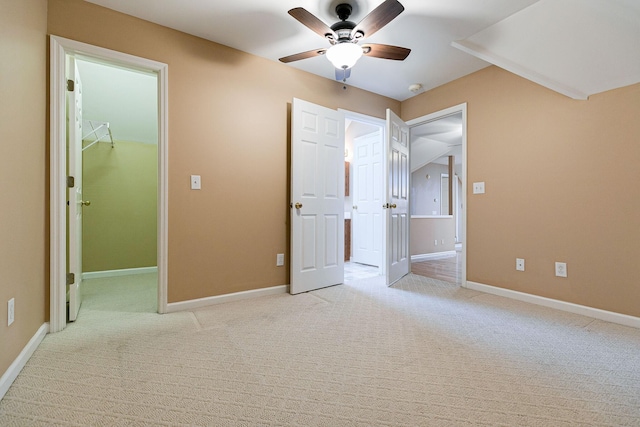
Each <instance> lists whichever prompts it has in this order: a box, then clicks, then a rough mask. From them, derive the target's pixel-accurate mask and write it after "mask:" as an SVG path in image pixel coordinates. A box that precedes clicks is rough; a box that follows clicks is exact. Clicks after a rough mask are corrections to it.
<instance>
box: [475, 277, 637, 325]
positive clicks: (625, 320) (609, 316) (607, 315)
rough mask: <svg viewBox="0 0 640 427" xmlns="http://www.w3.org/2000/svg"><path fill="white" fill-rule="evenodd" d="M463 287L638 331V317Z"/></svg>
mask: <svg viewBox="0 0 640 427" xmlns="http://www.w3.org/2000/svg"><path fill="white" fill-rule="evenodd" d="M464 287H465V288H468V289H473V290H475V291H480V292H484V293H487V294H492V295H498V296H501V297H505V298H510V299H514V300H518V301H523V302H528V303H531V304H536V305H541V306H544V307H549V308H554V309H556V310H561V311H566V312H568V313H573V314H580V315H582V316H587V317H592V318H594V319H598V320H604V321H606V322H611V323H617V324H619V325H624V326H631V327H632V328H639V329H640V317H634V316H629V315H626V314H620V313H615V312H613V311H606V310H601V309H599V308H593V307H587V306H585V305H578V304H574V303H571V302H565V301H560V300H556V299H551V298H546V297H541V296H538V295H532V294H527V293H524V292H519V291H513V290H511V289H504V288H499V287H496V286H490V285H483V284H482V283H476V282H470V281H467V282H466V285H465V286H464Z"/></svg>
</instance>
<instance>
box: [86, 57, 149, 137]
mask: <svg viewBox="0 0 640 427" xmlns="http://www.w3.org/2000/svg"><path fill="white" fill-rule="evenodd" d="M76 59H77V61H76V63H77V64H78V71H79V74H80V77H81V79H82V111H83V118H84V119H85V120H92V121H97V122H108V123H109V128H110V129H111V133H112V135H113V139H114V140H120V141H132V142H142V143H146V144H157V143H158V95H157V92H158V82H157V76H156V75H155V74H148V73H144V72H140V71H134V70H129V69H124V68H121V67H118V66H113V65H109V64H104V63H99V62H96V61H94V60H92V59H90V58H76ZM88 133H90V129H89V128H88V127H86V126H85V129H84V131H83V135H87V134H88ZM103 135H104V133H102V132H100V133H98V134H97V135H95V134H92V135H90V137H89V138H87V139H88V140H93V139H94V137H95V136H103ZM108 140H109V139H108V138H107V137H106V136H105V137H103V138H102V139H101V141H108Z"/></svg>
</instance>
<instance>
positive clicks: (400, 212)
mask: <svg viewBox="0 0 640 427" xmlns="http://www.w3.org/2000/svg"><path fill="white" fill-rule="evenodd" d="M386 133H387V141H386V142H387V144H386V149H387V152H386V154H387V179H386V188H385V190H386V192H387V201H386V202H385V203H384V205H383V206H384V208H385V209H386V210H387V218H386V221H385V224H386V226H385V228H386V237H387V249H386V264H387V269H386V279H387V285H389V286H390V285H392V284H394V283H395V282H396V281H397V280H398V279H400V278H401V277H403V276H404V275H406V274H409V272H410V271H411V270H410V269H411V264H410V256H409V173H410V171H409V126H407V124H406V123H405V122H403V121H402V120H400V118H399V117H398V116H397V115H395V114H394V113H393V111H391V110H389V109H387V132H386Z"/></svg>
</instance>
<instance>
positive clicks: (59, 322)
mask: <svg viewBox="0 0 640 427" xmlns="http://www.w3.org/2000/svg"><path fill="white" fill-rule="evenodd" d="M50 44H51V46H50V60H51V68H50V70H51V151H50V153H51V227H50V228H51V251H50V258H51V286H50V298H51V306H50V308H51V310H50V331H51V332H57V331H60V330H62V329H64V328H65V327H66V322H67V291H68V290H69V287H67V285H66V283H68V281H71V283H74V284H76V285H77V286H75V287H76V288H77V289H79V290H80V292H78V293H77V294H78V295H81V296H82V295H83V292H82V291H81V289H82V283H83V282H82V279H83V277H84V278H86V279H87V281H89V280H94V279H96V280H97V279H98V278H100V277H102V278H105V277H106V278H113V279H114V280H118V283H124V282H123V281H120V280H119V279H117V278H118V277H136V276H138V277H142V276H144V275H145V274H151V275H153V279H152V283H151V292H147V298H149V302H150V303H149V304H148V305H147V307H151V309H150V310H153V311H157V312H159V313H163V312H165V311H166V306H167V234H168V227H167V186H168V183H167V152H168V146H167V145H168V141H167V139H168V134H167V122H168V117H167V92H168V78H167V69H168V67H167V65H166V64H163V63H159V62H155V61H151V60H148V59H144V58H140V57H136V56H132V55H128V54H124V53H120V52H116V51H112V50H109V49H104V48H100V47H96V46H92V45H88V44H85V43H81V42H76V41H73V40H69V39H64V38H61V37H57V36H50ZM76 61H79V63H80V66H79V67H78V66H77V65H76V64H73V65H74V67H73V70H78V74H82V73H83V72H84V75H83V76H82V83H83V84H84V86H83V87H82V90H81V91H80V92H79V91H78V90H76V87H75V86H81V85H79V84H77V83H80V79H77V82H76V81H75V80H74V78H75V77H71V79H70V78H69V77H70V75H74V71H70V69H71V68H70V66H69V64H71V63H74V62H76ZM83 62H84V64H83ZM107 74H108V76H107V77H105V75H107ZM116 76H118V77H116ZM124 76H128V77H124ZM69 80H71V82H70V81H69ZM145 80H146V81H147V83H149V84H146V83H145V84H143V83H142V82H143V81H145ZM92 81H96V82H98V83H97V87H98V88H97V89H96V88H95V87H92V86H94V85H95V83H92ZM74 82H75V84H74ZM110 82H112V83H113V82H115V83H116V87H113V86H112V87H108V86H109V83H110ZM143 87H144V88H143ZM145 91H146V93H145ZM94 92H95V93H94ZM117 92H123V93H124V96H120V98H123V99H120V100H116V99H115V98H118V97H116V96H115V95H116V94H117ZM70 93H74V94H75V95H73V96H70V95H69V94H70ZM92 93H93V94H92ZM78 94H79V95H81V96H80V98H81V100H82V101H83V102H82V105H76V106H75V108H74V110H76V112H80V114H76V115H75V118H77V117H79V120H77V121H78V123H76V124H75V125H74V126H71V124H70V123H67V117H68V116H67V114H66V113H65V111H67V102H68V98H69V97H71V98H73V97H75V98H76V99H77V98H78V96H77V95H78ZM108 98H113V99H108ZM142 98H151V102H149V99H146V100H145V105H146V103H148V105H151V107H150V108H146V107H143V106H142V104H141V101H140V100H141V99H142ZM95 99H98V101H97V102H96V101H95ZM74 102H76V101H75V100H74ZM109 104H115V105H116V108H115V110H113V109H105V107H106V106H108V105H109ZM129 107H132V108H133V109H134V110H136V111H135V112H132V110H131V109H129ZM125 116H126V117H125ZM75 118H74V119H75ZM131 118H133V120H129V124H127V119H131ZM74 121H75V120H74ZM144 122H149V123H151V125H150V127H151V128H153V129H152V130H151V131H149V126H147V130H146V131H145V130H144V129H140V124H141V123H144ZM78 128H80V129H81V131H80V132H75V130H77V129H78ZM73 132H75V133H76V134H79V135H81V138H74V139H73V141H72V138H69V139H68V138H67V134H68V133H73ZM141 135H147V136H141ZM149 135H150V136H149ZM80 140H81V141H82V142H81V143H77V142H74V141H80ZM78 147H79V148H80V150H83V152H82V154H80V155H79V156H76V155H74V154H72V152H73V153H76V152H77V151H78ZM73 157H75V158H81V159H82V163H83V164H82V166H81V167H80V168H78V167H76V168H75V174H76V175H78V176H79V177H80V180H79V182H80V183H82V178H83V177H84V178H85V181H86V182H85V183H84V185H82V184H81V185H82V188H80V185H76V184H77V182H74V179H73V178H71V177H69V176H68V175H71V174H70V173H68V171H71V166H70V164H71V163H74V164H75V163H77V162H72V160H73ZM68 167H69V169H68ZM82 172H84V173H82ZM73 192H77V193H79V194H80V195H81V200H80V199H78V200H76V197H74V194H72V193H73ZM67 193H68V194H69V195H68V194H67ZM91 198H93V201H92V200H91ZM71 202H73V204H74V205H79V206H80V208H81V209H80V214H79V215H77V216H76V217H74V219H77V218H78V217H80V216H84V217H86V219H85V218H81V219H82V227H77V226H75V224H77V223H78V221H73V222H70V221H69V218H68V217H67V207H68V206H70V205H71V204H72V203H71ZM76 210H77V209H76ZM83 211H84V215H82V213H83ZM74 226H75V229H76V230H77V229H78V228H79V229H80V230H81V231H85V233H84V234H86V236H85V237H84V238H83V239H67V237H68V234H71V233H72V232H73V231H74V230H73V228H74ZM71 241H79V242H81V243H80V244H79V245H78V246H85V248H84V250H82V251H76V252H77V253H78V254H81V255H80V256H78V258H80V257H82V255H84V256H83V257H82V258H84V260H83V261H82V262H80V263H79V265H80V267H78V268H77V269H76V270H74V271H70V270H71V267H70V264H71V263H70V261H71V259H72V256H71V254H70V249H71V248H70V247H71V246H72V245H71V243H70V242H71ZM73 259H77V258H76V257H73ZM76 264H77V263H76ZM70 273H73V274H70ZM83 273H86V276H85V274H83ZM131 273H141V274H131ZM73 280H75V281H76V282H73ZM115 288H116V287H113V286H112V287H111V290H113V289H115ZM153 295H155V298H154V297H153ZM115 299H116V301H115V303H116V304H118V305H120V306H122V305H123V304H127V303H126V301H124V300H123V299H122V298H121V296H116V298H115ZM150 310H148V309H143V310H142V311H150ZM138 311H140V310H138Z"/></svg>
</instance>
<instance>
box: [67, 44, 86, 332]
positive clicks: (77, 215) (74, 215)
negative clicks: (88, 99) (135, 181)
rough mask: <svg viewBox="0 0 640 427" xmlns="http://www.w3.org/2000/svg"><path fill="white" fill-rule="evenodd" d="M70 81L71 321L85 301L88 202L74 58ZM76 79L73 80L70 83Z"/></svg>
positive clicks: (68, 87) (80, 94) (69, 73)
mask: <svg viewBox="0 0 640 427" xmlns="http://www.w3.org/2000/svg"><path fill="white" fill-rule="evenodd" d="M69 59H70V60H69V62H68V64H69V70H68V84H67V111H68V115H69V122H68V123H69V126H68V130H69V139H68V144H69V165H68V174H67V175H68V176H69V177H73V181H74V182H73V186H70V185H68V187H69V188H68V201H69V209H68V213H69V240H68V242H67V245H68V248H69V271H68V275H67V277H68V278H69V279H68V280H67V282H69V291H68V292H69V294H68V296H69V297H68V301H69V321H71V322H73V321H74V320H76V318H77V317H78V311H79V310H80V304H81V303H82V291H81V283H82V208H83V206H84V205H85V204H87V205H88V203H89V202H84V201H83V200H82V81H81V80H80V74H79V73H78V67H77V65H76V62H75V59H74V58H73V57H69ZM70 82H73V83H70Z"/></svg>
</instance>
